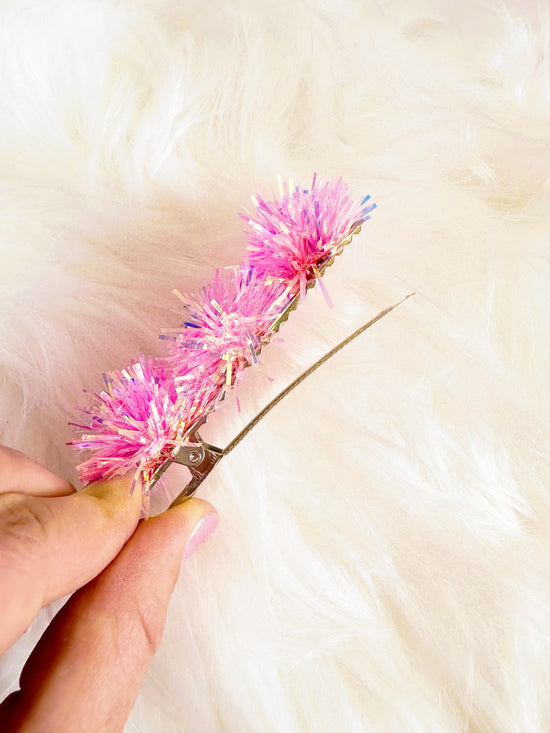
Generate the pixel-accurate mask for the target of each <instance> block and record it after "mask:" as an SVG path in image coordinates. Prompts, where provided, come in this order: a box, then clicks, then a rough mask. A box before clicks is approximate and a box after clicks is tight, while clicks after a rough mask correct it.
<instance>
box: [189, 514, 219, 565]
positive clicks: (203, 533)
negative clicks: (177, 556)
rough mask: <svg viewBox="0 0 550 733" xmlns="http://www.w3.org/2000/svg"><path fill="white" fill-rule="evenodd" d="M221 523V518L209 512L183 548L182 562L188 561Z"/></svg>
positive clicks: (199, 522) (196, 526) (198, 523)
mask: <svg viewBox="0 0 550 733" xmlns="http://www.w3.org/2000/svg"><path fill="white" fill-rule="evenodd" d="M219 523H220V518H219V517H218V515H217V514H216V513H215V512H208V514H205V515H204V517H202V518H201V519H200V520H199V521H198V522H197V524H196V525H195V528H194V529H193V531H192V532H191V534H190V535H189V537H188V538H187V542H186V543H185V547H184V548H183V556H182V561H183V560H187V558H188V557H189V556H190V555H192V554H193V553H194V552H195V550H196V549H197V547H198V546H199V545H202V543H203V542H204V541H205V540H206V539H207V538H208V537H209V536H210V535H211V534H212V532H213V531H214V530H215V529H216V527H217V526H218V524H219Z"/></svg>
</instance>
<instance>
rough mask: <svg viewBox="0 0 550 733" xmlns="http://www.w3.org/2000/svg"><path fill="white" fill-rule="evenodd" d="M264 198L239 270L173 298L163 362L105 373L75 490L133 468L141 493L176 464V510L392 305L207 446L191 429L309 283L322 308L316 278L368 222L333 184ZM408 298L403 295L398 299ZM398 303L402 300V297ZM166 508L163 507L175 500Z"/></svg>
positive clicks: (257, 200) (367, 207)
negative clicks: (183, 476)
mask: <svg viewBox="0 0 550 733" xmlns="http://www.w3.org/2000/svg"><path fill="white" fill-rule="evenodd" d="M278 183H279V195H278V196H277V197H275V198H274V199H273V200H272V201H264V200H263V199H262V198H261V197H259V196H253V197H252V202H253V204H254V209H255V210H254V213H253V214H251V215H244V214H241V217H242V218H244V219H245V220H246V221H247V223H248V225H249V226H250V233H249V242H248V247H247V249H246V252H245V257H244V260H243V262H242V263H241V265H239V266H237V267H233V268H228V269H226V270H223V271H217V272H216V274H215V276H214V279H213V280H212V282H211V283H210V284H208V285H206V286H204V287H203V288H202V289H201V290H200V291H199V292H197V293H192V294H187V295H182V294H181V293H179V292H178V291H174V292H175V293H176V295H177V296H178V297H179V298H180V299H181V300H182V301H183V304H184V305H183V312H184V322H183V324H182V325H181V326H180V327H179V328H171V329H165V330H164V331H163V333H162V334H161V338H163V339H165V340H167V341H168V344H169V353H168V355H167V356H166V357H164V358H157V357H152V356H147V357H145V356H143V355H140V356H139V358H138V360H137V361H136V362H134V363H133V364H131V365H130V366H128V367H126V368H124V369H121V370H116V371H112V372H110V373H108V374H105V375H104V381H105V389H104V390H103V391H102V392H100V393H99V394H97V395H95V396H94V403H93V405H92V406H91V407H90V408H89V409H86V410H83V412H84V414H85V415H86V418H87V422H88V425H75V424H74V423H73V425H75V427H77V428H79V429H81V430H84V433H83V434H82V435H81V436H80V437H79V438H78V439H76V440H74V441H72V443H71V445H73V446H75V447H76V448H77V449H79V450H87V451H89V452H90V455H89V457H88V458H87V459H86V460H84V461H83V462H82V463H81V464H80V465H79V466H78V470H79V476H80V479H81V480H82V481H84V482H89V481H95V480H97V479H101V478H111V477H113V476H115V475H120V474H124V473H127V472H128V471H130V470H132V469H135V470H136V478H137V477H138V476H139V475H141V477H142V484H143V489H144V493H145V494H148V493H149V492H150V491H151V489H152V487H153V486H154V485H155V483H156V482H157V481H158V480H159V478H160V477H161V476H162V474H163V473H164V472H165V471H166V469H167V468H168V467H169V466H170V465H172V463H174V462H176V463H179V464H182V465H185V466H187V467H188V469H189V470H190V473H191V480H190V481H189V483H188V484H187V485H186V486H185V487H184V489H183V491H182V492H181V493H180V494H179V496H178V497H177V498H176V500H175V502H177V501H181V500H182V499H184V498H186V497H188V496H191V495H192V494H193V493H194V492H195V491H196V489H197V488H198V486H199V485H200V484H201V483H202V481H203V480H204V479H205V478H206V476H207V475H208V474H209V473H210V471H211V470H212V469H213V468H214V466H215V465H216V464H217V463H218V462H219V460H220V459H221V458H222V457H223V456H224V455H227V454H228V453H229V452H230V451H231V450H232V449H233V448H234V447H235V446H236V445H237V444H238V443H239V442H240V441H241V440H242V438H244V436H245V435H246V434H247V433H248V432H249V431H250V430H251V429H252V428H253V427H254V425H256V424H257V422H258V421H259V420H260V419H261V418H262V417H263V416H264V415H265V414H266V413H267V412H268V411H269V410H271V409H272V408H273V407H274V406H275V405H276V404H277V403H278V402H279V401H280V400H281V399H282V398H283V397H284V396H285V395H286V394H288V393H289V392H290V391H291V390H292V389H293V388H294V387H295V386H296V385H297V384H298V383H299V382H301V381H302V380H303V379H304V378H305V377H306V376H308V374H311V372H313V371H314V370H315V369H317V368H318V367H319V366H320V365H321V364H322V363H323V362H324V361H326V360H327V359H328V358H330V357H331V356H332V355H333V354H335V353H336V352H337V351H339V350H340V349H341V348H343V347H344V346H345V345H346V344H347V343H349V342H350V341H351V340H353V339H354V338H356V337H357V336H358V335H359V334H360V333H362V332H363V331H365V330H366V329H367V328H368V327H369V326H371V325H372V324H373V323H375V322H376V321H378V320H379V319H380V318H382V317H383V316H384V315H386V314H387V313H389V312H390V311H391V310H393V309H394V308H395V307H396V306H397V305H399V304H400V303H401V302H403V301H400V303H397V304H396V305H393V306H391V307H389V308H387V309H385V310H384V311H382V312H381V313H379V314H378V315H377V316H376V317H375V318H373V319H372V320H371V321H369V322H368V323H366V324H364V325H363V326H361V328H359V329H358V330H357V331H355V332H354V333H353V334H351V335H350V336H349V337H348V338H347V339H345V340H344V341H342V342H341V343H340V344H338V346H336V347H335V348H334V349H332V350H331V351H330V352H328V353H327V354H325V355H324V356H323V357H322V358H321V359H320V360H319V361H318V362H316V363H315V364H313V365H312V366H311V367H310V368H309V369H308V370H307V371H306V372H304V373H303V374H302V375H300V376H299V377H298V378H297V379H296V380H294V382H292V383H291V384H290V385H288V387H286V388H285V389H284V390H283V391H282V392H281V393H280V394H279V395H277V397H275V399H274V400H272V401H271V402H270V403H269V404H268V405H267V406H266V407H265V408H264V409H263V410H262V411H261V412H260V413H259V414H258V415H257V416H256V417H255V418H254V419H253V420H251V422H250V423H249V424H248V425H247V426H246V427H245V428H244V429H243V430H241V432H240V433H239V434H238V435H237V436H236V437H235V438H234V439H233V440H232V441H231V442H230V443H229V445H227V446H226V447H225V448H223V449H222V448H218V447H216V446H212V445H209V444H208V443H205V442H204V441H203V440H202V439H201V437H200V435H199V432H198V431H199V429H200V427H201V426H202V425H204V423H205V422H206V420H207V418H208V416H209V414H210V413H211V412H212V411H213V410H215V409H216V408H217V407H218V406H219V405H220V404H221V402H222V401H223V399H224V397H225V395H226V393H227V390H229V389H230V388H232V387H233V386H235V385H236V384H237V383H238V382H239V381H240V379H241V378H242V375H243V371H244V369H246V368H247V367H248V366H250V365H253V364H257V363H258V359H259V356H260V353H261V351H262V349H263V348H264V346H266V344H268V343H269V341H270V340H271V339H272V337H273V335H274V334H275V333H277V331H278V330H279V328H280V326H281V324H282V323H283V322H284V321H285V320H286V319H287V318H288V317H289V314H290V313H291V312H292V310H294V309H295V308H296V307H297V306H298V304H299V302H300V300H302V299H303V298H304V297H305V296H306V293H307V290H308V289H309V288H311V287H313V286H314V285H315V284H316V283H317V282H318V283H319V284H320V287H321V288H322V290H323V293H324V295H325V298H326V299H327V302H328V303H329V305H332V304H331V302H330V298H329V296H328V293H327V292H326V290H325V288H324V286H323V284H322V280H321V278H322V275H323V273H324V272H325V270H326V268H327V267H329V266H330V265H331V264H332V262H333V261H334V258H335V257H336V256H337V255H339V254H340V253H341V252H342V250H343V248H344V247H345V246H346V245H347V244H348V243H349V242H350V241H351V239H352V237H353V236H354V235H355V234H357V233H358V232H359V231H360V229H361V225H362V224H363V223H364V222H365V221H366V220H367V219H369V218H370V216H369V214H370V212H371V211H372V210H373V209H374V208H375V204H372V203H370V197H369V196H366V197H365V198H364V199H363V200H361V201H359V202H358V201H357V200H356V199H354V197H353V196H352V194H351V192H350V190H349V188H348V187H347V186H346V184H345V183H343V181H342V180H341V179H339V180H336V181H326V182H322V181H320V180H318V179H317V177H316V176H314V178H313V183H312V185H311V188H309V189H304V188H300V187H299V186H294V185H293V183H292V182H291V181H290V182H289V183H288V184H286V185H284V184H283V183H282V181H281V179H280V178H279V179H278ZM408 297H410V296H409V295H408V296H406V298H408ZM406 298H404V299H403V300H406ZM175 502H173V503H175Z"/></svg>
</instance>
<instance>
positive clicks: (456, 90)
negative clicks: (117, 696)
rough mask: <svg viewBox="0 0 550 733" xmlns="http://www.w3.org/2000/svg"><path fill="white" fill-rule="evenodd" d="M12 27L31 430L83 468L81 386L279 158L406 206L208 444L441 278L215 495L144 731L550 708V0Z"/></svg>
mask: <svg viewBox="0 0 550 733" xmlns="http://www.w3.org/2000/svg"><path fill="white" fill-rule="evenodd" d="M0 36H1V38H0V61H1V63H0V104H1V107H0V177H1V185H2V196H1V198H0V231H1V234H0V247H1V249H0V303H1V305H0V395H1V410H0V439H1V440H2V442H4V443H7V444H9V445H13V446H16V447H19V448H21V449H22V450H25V451H26V452H28V453H29V454H30V455H31V456H32V457H34V458H36V459H38V460H40V461H42V462H44V463H45V464H46V465H48V466H49V467H51V468H52V469H53V470H56V471H58V472H60V473H62V474H63V475H64V476H66V477H67V478H70V479H72V480H74V479H75V471H74V466H75V463H76V458H75V456H74V455H72V453H71V450H70V449H69V448H66V447H65V445H64V444H65V442H66V441H67V439H69V438H70V435H71V433H70V431H69V429H68V428H67V422H68V421H69V420H70V419H74V418H75V417H76V415H77V413H76V406H77V405H81V404H83V401H84V397H83V395H82V392H81V389H82V387H87V388H90V389H97V388H98V387H99V386H100V378H101V373H102V372H103V371H105V370H107V369H110V368H114V367H119V366H122V365H124V364H126V363H128V362H129V361H130V360H132V359H133V357H134V356H135V355H136V354H137V353H138V352H140V351H145V352H149V353H160V349H161V344H160V343H159V342H158V341H157V338H156V336H157V333H158V332H159V330H160V327H162V326H165V325H174V324H175V323H178V321H179V315H178V304H177V301H176V299H175V298H174V297H173V296H172V295H171V294H170V291H171V289H172V288H173V287H178V288H179V289H181V290H186V289H190V288H193V287H195V286H197V285H199V284H201V283H202V282H205V281H206V280H208V279H209V278H210V277H211V275H212V272H213V267H214V265H218V266H219V265H225V264H229V263H234V262H237V261H239V259H240V257H241V254H242V250H243V247H244V243H245V236H244V234H243V231H242V222H241V221H240V220H239V219H238V218H237V217H236V212H237V211H239V210H241V209H242V208H243V207H246V206H247V205H248V196H249V194H250V193H252V192H253V191H255V190H256V189H257V187H258V186H260V187H261V188H262V190H263V191H264V192H265V193H266V194H268V193H269V192H270V190H271V189H272V188H273V186H274V181H275V176H276V174H277V173H280V174H282V175H283V176H293V177H294V178H295V179H299V180H301V181H303V182H304V183H305V182H307V181H309V179H310V178H311V175H312V173H313V171H318V172H319V174H321V175H323V176H324V177H332V176H338V175H342V176H343V177H344V178H345V179H346V180H347V181H348V182H349V183H350V184H351V185H352V186H353V187H354V189H355V190H356V192H357V194H358V196H359V195H363V194H365V193H371V194H372V195H373V198H374V200H375V201H376V202H377V203H378V205H379V208H378V210H377V211H376V212H375V214H374V216H373V219H372V221H371V222H369V223H368V224H367V225H366V226H365V227H364V229H363V232H362V233H361V235H360V236H359V237H358V238H357V239H356V240H354V243H353V244H352V245H351V246H350V247H349V248H348V251H346V253H345V254H344V255H343V256H342V257H341V258H340V259H339V260H338V261H337V263H336V264H335V265H334V267H333V268H332V269H331V270H330V272H329V273H327V278H326V284H327V287H328V288H329V291H330V293H331V296H332V299H333V301H334V303H335V308H334V310H333V311H331V310H329V309H328V308H327V307H326V305H325V303H324V301H323V299H322V297H321V296H320V295H319V294H318V293H316V292H314V293H312V298H311V300H310V302H309V303H307V304H306V305H305V307H303V308H300V309H299V311H298V312H297V313H296V314H294V316H293V318H292V319H291V321H290V322H289V323H288V324H287V325H286V326H285V327H284V329H283V331H282V336H283V337H284V340H283V341H282V342H281V343H275V344H273V345H272V346H270V347H269V349H267V350H266V351H265V360H264V367H263V369H262V371H261V372H252V371H251V370H249V371H251V373H250V374H248V375H247V377H246V379H245V381H244V384H243V386H242V390H241V393H240V397H241V400H242V402H243V410H242V412H241V413H240V414H239V413H238V411H237V409H236V407H235V405H234V404H231V403H228V405H227V406H226V407H224V409H223V410H222V411H221V412H219V413H218V414H217V415H215V416H214V418H213V419H212V420H211V421H210V423H209V426H208V431H206V432H205V436H206V437H208V438H209V439H211V440H212V441H213V442H217V443H220V444H223V443H224V441H225V439H226V438H227V437H228V436H231V435H232V434H233V433H234V432H235V431H237V430H238V429H239V427H240V426H241V425H242V424H243V423H244V422H245V421H246V418H247V417H248V416H249V415H250V414H252V413H253V412H254V410H256V409H257V408H258V407H260V406H261V405H263V404H265V402H266V401H267V399H269V397H270V396H271V395H272V394H273V393H274V392H275V391H277V390H278V389H279V388H280V387H282V386H283V385H284V384H285V383H287V382H288V380H289V379H290V378H291V377H292V375H293V374H296V373H298V372H299V371H300V370H301V369H303V368H304V367H306V366H307V365H308V364H310V363H311V362H312V361H314V360H315V358H316V357H317V356H319V355H320V354H321V353H322V352H323V351H325V350H326V349H328V348H330V346H331V345H334V344H335V343H336V342H337V341H339V340H340V339H341V338H342V337H343V336H344V335H346V334H347V333H349V332H351V331H352V330H353V329H354V328H356V327H357V326H358V325H359V324H360V323H362V322H363V321H366V320H367V319H368V318H369V317H370V316H372V315H373V314H374V313H375V312H376V311H377V310H380V309H382V308H383V307H385V306H386V305H389V304H390V303H392V302H393V301H395V300H398V299H399V298H400V297H402V296H403V295H404V294H405V293H406V292H408V291H410V290H412V289H414V290H415V291H416V293H417V294H416V296H415V297H414V298H413V299H411V300H408V301H407V302H406V304H404V305H403V306H401V307H400V309H399V310H398V311H396V312H394V313H393V314H391V315H390V316H388V317H387V318H386V319H384V320H383V321H382V322H380V323H379V324H377V325H376V326H375V327H374V328H373V329H371V330H370V331H368V332H367V333H366V334H365V335H364V336H362V337H361V339H360V340H358V341H356V342H355V343H354V344H353V345H352V346H350V347H349V348H348V349H347V350H346V351H345V352H342V353H341V354H340V355H339V356H338V357H335V358H334V359H333V360H332V361H331V362H329V363H328V364H327V365H325V366H324V367H323V368H322V370H320V371H318V372H317V373H316V374H315V375H314V376H312V377H311V378H310V379H309V380H308V381H306V382H305V383H304V384H303V385H302V386H301V387H300V388H299V389H297V390H296V391H295V392H294V393H293V394H292V395H291V396H289V397H288V398H287V399H286V400H285V401H284V403H282V404H281V405H280V407H278V408H277V410H276V411H274V412H273V413H271V414H270V415H269V416H268V417H267V418H266V419H265V420H264V421H263V423H262V424H261V425H260V426H259V427H258V428H257V429H256V430H255V431H254V432H253V433H252V434H250V436H249V437H248V438H247V439H246V441H244V442H243V443H242V444H241V445H240V446H239V447H238V449H236V450H235V451H234V452H233V453H232V454H231V455H230V456H229V457H228V458H227V459H224V461H223V462H222V463H221V464H220V466H219V468H218V469H217V470H216V472H215V473H214V474H212V475H211V476H210V478H209V479H208V481H207V482H206V483H205V484H204V486H203V488H202V489H201V495H202V496H205V497H206V498H208V499H210V500H211V501H212V502H213V503H214V504H215V505H216V506H217V508H218V510H219V512H220V514H221V518H222V524H221V526H220V529H219V530H218V532H217V533H216V534H215V535H214V536H213V537H212V538H211V540H210V541H209V542H208V543H207V544H206V545H205V546H204V547H202V548H201V549H200V550H199V552H198V553H197V554H196V555H195V556H194V557H193V558H192V559H191V560H190V561H189V562H188V563H187V564H186V565H185V566H184V568H183V570H182V573H181V576H180V580H179V584H178V587H177V590H176V593H175V596H174V598H173V601H172V605H171V608H170V613H169V618H168V624H167V628H166V634H165V640H164V643H163V645H162V647H161V649H160V651H159V653H158V655H157V657H156V659H155V662H154V664H153V667H152V669H151V671H150V673H149V675H148V677H147V679H146V682H145V685H144V687H143V690H142V693H141V696H140V698H139V700H138V702H137V704H136V706H135V709H134V711H133V713H132V716H131V718H130V721H129V723H128V726H127V730H128V731H136V732H137V731H139V732H140V733H169V732H170V731H189V732H190V733H218V732H221V731H226V732H229V733H247V732H250V733H270V732H273V733H298V732H306V731H307V732H308V733H309V732H310V731H311V732H318V733H328V732H331V733H332V732H334V731H346V732H355V731H356V732H360V731H361V732H362V731H368V732H369V733H403V732H404V731H407V733H408V732H410V733H465V732H466V731H468V733H512V732H517V733H536V732H541V733H542V732H543V731H548V730H550V694H549V685H550V642H549V639H550V584H549V583H548V578H549V572H550V554H549V537H550V501H549V495H550V455H549V449H548V439H549V435H550V425H549V422H550V421H549V417H548V416H549V406H550V396H549V394H550V393H549V389H548V379H549V370H548V367H549V362H550V348H549V340H548V333H549V327H550V307H549V295H548V293H549V284H550V246H549V243H548V241H549V240H548V234H549V217H550V206H549V201H548V199H549V195H548V194H549V187H548V184H549V168H550V159H549V144H550V127H549V121H550V120H549V118H550V78H549V73H550V72H549V65H548V45H549V39H550V10H549V6H548V4H547V3H546V2H542V0H540V1H539V2H538V1H537V0H528V1H527V0H502V1H498V0H487V2H473V0H466V1H465V2H461V3H459V4H456V3H454V2H452V1H451V0H412V1H411V0H295V2H290V0H286V1H283V2H274V0H263V1H262V2H257V1H256V2H254V0H232V1H231V2H226V1H224V0H209V2H208V3H204V2H197V1H196V0H182V1H181V2H173V0H156V1H155V0H139V2H136V1H135V0H134V2H125V1H123V0H122V1H117V0H78V2H75V1H74V0H7V1H6V2H3V3H2V5H1V7H0ZM265 375H269V376H273V377H275V382H274V383H273V384H270V383H269V381H268V380H267V379H266V377H265ZM100 541H101V538H98V542H100ZM47 617H48V612H45V613H44V614H43V615H42V617H41V618H40V619H39V621H38V622H37V624H35V625H34V626H33V628H32V629H31V630H30V631H29V632H28V633H27V635H26V636H25V638H24V639H22V640H21V641H20V642H19V643H18V644H16V645H15V646H14V647H13V648H12V649H11V650H10V651H9V652H8V653H7V654H6V655H5V657H4V658H3V660H2V662H1V665H2V666H1V668H0V683H1V692H2V693H3V694H5V693H7V691H9V690H11V689H13V688H14V686H15V685H16V684H17V675H18V671H19V669H20V667H21V665H22V663H23V660H24V658H25V656H26V654H27V653H28V651H29V649H30V648H31V646H32V645H33V643H34V641H35V640H36V638H37V635H38V634H39V633H40V630H41V628H43V625H44V623H45V621H46V620H47Z"/></svg>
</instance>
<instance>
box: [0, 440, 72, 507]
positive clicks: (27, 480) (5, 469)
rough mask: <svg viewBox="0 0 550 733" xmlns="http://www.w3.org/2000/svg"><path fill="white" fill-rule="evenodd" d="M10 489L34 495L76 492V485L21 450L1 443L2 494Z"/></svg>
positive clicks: (0, 473) (0, 488)
mask: <svg viewBox="0 0 550 733" xmlns="http://www.w3.org/2000/svg"><path fill="white" fill-rule="evenodd" d="M9 491H14V492H17V493H18V494H19V493H20V494H33V495H34V496H65V495H66V494H74V487H73V486H72V484H70V483H69V482H68V481H65V479H62V478H61V477H60V476H56V474H55V473H52V471H49V470H48V469H47V468H45V466H41V465H40V463H36V462H35V461H33V460H32V459H31V458H29V457H28V456H26V455H25V454H24V453H21V451H18V450H15V449H14V448H8V447H7V446H5V445H0V494H3V493H7V492H9Z"/></svg>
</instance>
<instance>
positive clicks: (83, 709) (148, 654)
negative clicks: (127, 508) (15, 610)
mask: <svg viewBox="0 0 550 733" xmlns="http://www.w3.org/2000/svg"><path fill="white" fill-rule="evenodd" d="M218 521H219V520H218V515H217V513H216V511H215V509H214V508H213V507H212V505H211V504H209V503H208V502H205V501H202V500H200V499H190V500H188V501H186V502H184V503H182V504H179V505H177V506H175V507H173V508H172V509H170V510H169V511H167V512H165V513H164V514H160V515H158V516H156V517H153V518H152V519H148V520H146V521H144V522H142V523H141V524H140V526H139V527H138V529H137V531H136V532H135V533H134V535H133V536H132V537H131V538H130V540H129V541H128V542H127V543H126V545H125V546H124V548H123V549H122V551H121V552H120V554H119V555H118V556H117V557H116V558H115V559H114V560H113V562H112V563H111V564H110V565H109V566H108V567H107V568H106V569H105V570H104V571H103V572H102V573H101V574H100V575H99V576H98V577H97V578H95V579H94V580H93V581H92V582H90V583H89V584H88V585H86V586H85V587H84V588H82V589H81V590H79V591H77V593H75V595H74V596H73V597H72V598H71V600H70V601H69V602H68V604H67V605H66V606H65V607H64V608H63V609H62V610H61V611H60V612H59V614H58V615H57V616H56V617H55V619H54V620H53V622H52V624H51V625H50V627H49V628H48V629H47V631H46V633H45V634H44V636H43V637H42V639H41V640H40V642H39V644H38V645H37V647H36V649H35V650H34V652H33V654H32V655H31V657H30V659H29V661H28V662H27V665H26V666H25V669H24V670H23V674H22V676H21V690H20V691H19V692H17V693H15V694H14V695H12V696H10V698H8V699H7V700H6V701H5V703H4V704H3V705H2V706H1V707H0V722H6V723H8V721H9V724H11V726H13V729H18V728H17V724H18V722H22V721H24V723H25V725H26V726H27V727H26V728H25V730H27V729H28V730H34V728H33V724H35V725H37V728H36V729H38V728H40V730H41V731H43V732H44V733H50V731H51V732H52V733H54V731H55V732H57V731H59V730H85V731H88V732H90V733H92V732H93V731H109V732H111V731H113V733H114V732H115V731H121V730H122V728H123V727H124V724H125V722H126V719H127V717H128V715H129V713H130V710H131V709H132V707H133V704H134V701H135V698H136V697H137V694H138V692H139V688H140V686H141V683H142V680H143V677H144V675H145V672H146V670H147V667H148V666H149V663H150V661H151V658H152V656H153V654H154V653H155V651H156V649H157V647H158V645H159V643H160V640H161V637H162V632H163V630H164V623H165V619H166V610H167V607H168V601H169V599H170V595H171V593H172V590H173V588H174V585H175V582H176V579H177V576H178V573H179V568H180V565H181V561H182V559H185V558H187V557H188V556H189V555H190V554H191V553H192V552H193V551H194V550H195V549H196V548H197V547H198V545H200V544H201V542H203V541H204V540H205V539H206V538H207V537H208V535H209V534H210V533H211V532H212V531H213V530H214V529H215V528H216V526H217V524H218ZM2 713H3V714H4V715H2ZM4 716H6V717H4ZM9 724H8V727H7V729H8V730H12V728H11V727H9ZM0 727H1V726H0Z"/></svg>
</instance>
